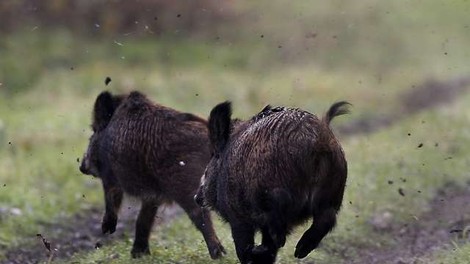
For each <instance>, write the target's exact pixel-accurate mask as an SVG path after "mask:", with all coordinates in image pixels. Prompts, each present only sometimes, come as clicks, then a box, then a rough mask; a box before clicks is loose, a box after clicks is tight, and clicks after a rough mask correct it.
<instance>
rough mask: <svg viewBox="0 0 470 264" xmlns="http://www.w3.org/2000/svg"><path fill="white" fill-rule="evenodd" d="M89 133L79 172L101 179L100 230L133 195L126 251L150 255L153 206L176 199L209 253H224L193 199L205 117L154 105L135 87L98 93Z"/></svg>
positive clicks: (203, 152)
mask: <svg viewBox="0 0 470 264" xmlns="http://www.w3.org/2000/svg"><path fill="white" fill-rule="evenodd" d="M92 127H93V131H94V133H93V135H92V136H91V138H90V141H89V145H88V149H87V152H86V153H85V154H84V157H83V159H82V163H81V165H80V170H81V171H82V172H83V173H85V174H92V175H94V176H96V177H99V178H100V179H101V181H102V185H103V190H104V198H105V207H106V210H105V214H104V217H103V222H102V231H103V233H108V232H109V233H113V232H114V231H115V230H116V224H117V220H118V211H119V208H120V206H121V202H122V198H123V194H124V193H127V194H128V195H131V196H135V197H138V198H139V199H140V200H141V201H142V207H141V210H140V212H139V216H138V217H137V222H136V231H135V240H134V245H133V247H132V251H131V254H132V256H133V257H140V256H142V255H144V254H150V251H149V245H148V242H149V235H150V231H151V228H152V225H153V222H154V219H155V215H156V213H157V209H158V207H159V206H160V205H161V204H163V203H167V202H173V201H174V202H176V203H178V204H179V205H180V206H181V207H182V208H183V209H184V210H185V211H186V213H187V214H188V216H189V218H190V219H191V220H192V222H193V223H194V225H195V226H196V227H197V228H198V229H199V231H200V232H201V233H202V234H203V236H204V239H205V241H206V244H207V247H208V250H209V253H210V256H211V257H212V258H218V257H220V256H221V255H222V254H223V253H225V250H224V248H223V247H222V245H221V244H220V242H219V240H218V238H217V236H216V234H215V231H214V229H213V226H212V221H211V218H210V214H209V211H208V210H207V209H201V208H200V207H198V206H197V205H196V204H195V203H194V201H193V197H194V194H195V192H196V190H197V188H198V185H199V180H200V177H201V175H202V174H203V172H204V169H205V166H206V164H207V162H208V161H209V159H210V151H209V138H208V131H207V121H206V120H204V119H203V118H200V117H198V116H196V115H193V114H190V113H181V112H179V111H176V110H174V109H171V108H168V107H165V106H162V105H158V104H154V103H152V102H151V101H150V100H149V99H147V97H146V96H145V95H144V94H142V93H140V92H137V91H134V92H131V93H130V94H129V95H117V96H114V95H112V94H111V93H109V92H102V93H101V94H100V95H99V96H98V97H97V99H96V102H95V106H94V109H93V125H92Z"/></svg>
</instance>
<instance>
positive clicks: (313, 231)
mask: <svg viewBox="0 0 470 264" xmlns="http://www.w3.org/2000/svg"><path fill="white" fill-rule="evenodd" d="M336 212H337V210H335V209H334V208H328V209H325V210H317V212H315V213H314V215H313V220H314V222H313V224H312V226H311V227H310V228H309V229H308V230H307V231H305V233H304V234H303V235H302V238H300V240H299V242H298V243H297V245H296V246H295V253H294V256H295V257H296V258H304V257H306V256H307V255H308V254H309V253H310V252H311V251H312V250H314V249H315V248H317V247H318V244H320V241H321V240H322V239H323V237H325V236H326V234H328V232H330V231H331V230H332V229H333V227H334V226H335V224H336Z"/></svg>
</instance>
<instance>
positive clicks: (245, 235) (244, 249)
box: [230, 221, 255, 264]
mask: <svg viewBox="0 0 470 264" xmlns="http://www.w3.org/2000/svg"><path fill="white" fill-rule="evenodd" d="M230 227H231V229H232V237H233V242H234V243H235V250H236V251H237V257H238V259H239V260H240V263H241V264H248V263H253V260H252V251H253V246H254V244H255V241H254V240H255V238H254V237H255V230H254V228H253V227H252V226H251V225H249V224H243V223H239V222H234V221H230Z"/></svg>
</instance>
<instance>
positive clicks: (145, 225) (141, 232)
mask: <svg viewBox="0 0 470 264" xmlns="http://www.w3.org/2000/svg"><path fill="white" fill-rule="evenodd" d="M159 205H160V203H158V202H156V201H154V200H150V201H148V200H143V201H142V207H141V208H140V212H139V216H138V217H137V222H136V224H135V239H134V245H133V246H132V251H131V255H132V257H133V258H140V257H142V256H143V255H150V250H149V237H150V231H152V226H153V222H154V220H155V215H156V214H157V210H158V206H159Z"/></svg>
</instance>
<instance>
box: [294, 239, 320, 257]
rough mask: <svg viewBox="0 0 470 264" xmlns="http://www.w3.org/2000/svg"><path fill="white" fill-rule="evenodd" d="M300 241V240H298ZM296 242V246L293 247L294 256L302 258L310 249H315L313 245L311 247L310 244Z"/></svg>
mask: <svg viewBox="0 0 470 264" xmlns="http://www.w3.org/2000/svg"><path fill="white" fill-rule="evenodd" d="M300 242H301V241H300ZM300 242H299V243H298V244H297V246H296V248H295V253H294V256H295V257H296V258H299V259H302V258H305V257H306V256H307V255H308V254H309V253H310V252H312V250H314V249H315V247H312V246H311V245H310V246H309V245H305V243H300Z"/></svg>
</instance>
